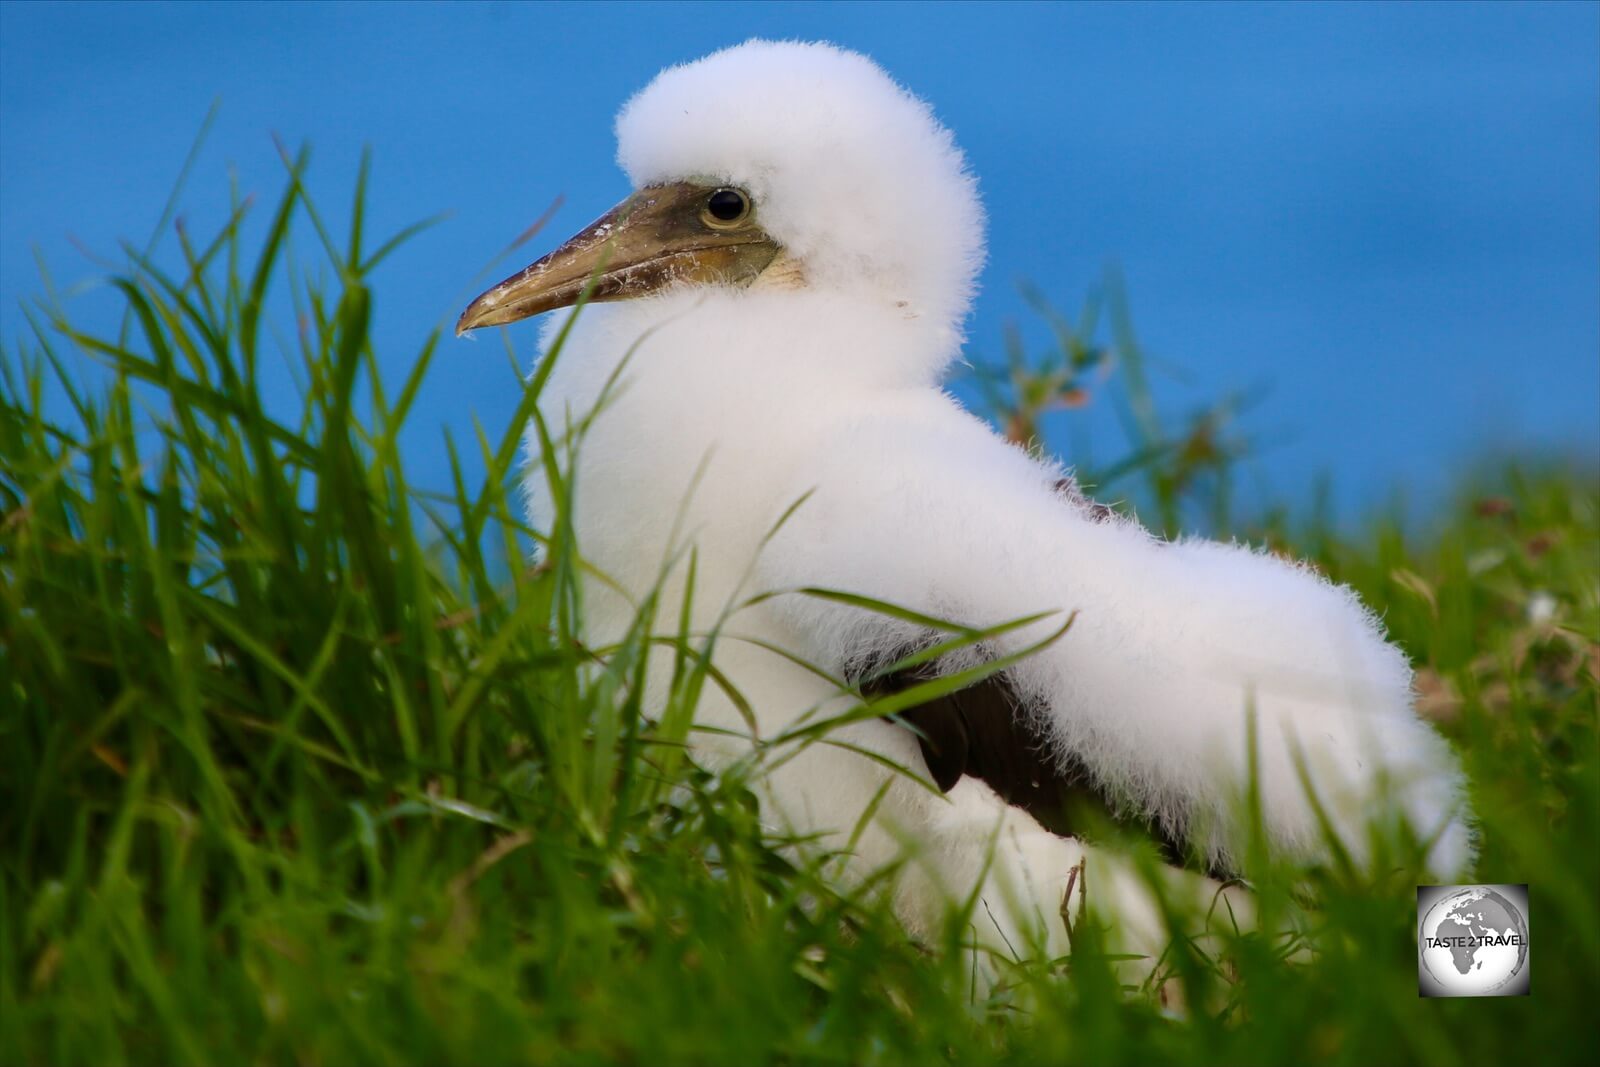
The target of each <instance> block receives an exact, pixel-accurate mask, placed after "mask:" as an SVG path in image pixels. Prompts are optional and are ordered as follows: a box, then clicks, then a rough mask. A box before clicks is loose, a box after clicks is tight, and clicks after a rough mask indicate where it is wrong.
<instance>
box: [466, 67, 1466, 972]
mask: <svg viewBox="0 0 1600 1067" xmlns="http://www.w3.org/2000/svg"><path fill="white" fill-rule="evenodd" d="M616 138H617V160H618V162H619V164H620V166H621V168H622V170H623V171H624V172H625V173H626V175H627V177H628V179H629V180H630V182H631V185H632V189H633V191H632V192H631V193H630V194H629V195H628V196H627V197H626V198H625V199H624V200H623V201H622V202H621V203H620V204H618V205H617V206H616V207H615V208H613V209H612V210H610V211H608V212H606V213H605V214H604V215H602V216H601V217H600V218H599V219H597V220H596V221H595V222H594V223H593V224H591V225H590V226H588V227H586V228H584V229H583V230H582V231H581V232H579V233H578V234H576V235H575V236H573V237H572V238H571V239H570V240H568V241H566V242H565V243H563V244H561V245H560V246H559V247H557V248H555V249H554V250H553V251H551V252H550V253H549V254H548V255H545V256H544V257H542V258H540V259H539V260H537V261H536V262H534V263H533V264H531V265H530V266H528V267H527V268H526V269H524V270H522V271H519V272H518V273H517V274H515V275H513V276H511V277H509V278H507V279H506V280H505V281H503V282H501V283H500V284H498V285H496V286H494V287H492V288H490V289H489V290H487V291H486V292H484V293H483V294H482V295H480V296H479V297H477V298H476V299H475V300H473V301H472V302H471V304H470V305H469V306H468V307H467V308H466V310H465V311H464V312H463V313H462V315H461V317H460V319H459V322H458V324H457V333H458V334H465V333H467V332H468V331H471V330H475V329H481V328H484V327H489V326H497V325H508V324H511V323H515V322H518V321H520V320H523V319H527V318H531V317H534V316H538V315H542V314H545V313H547V312H551V313H553V314H550V315H548V316H547V317H546V318H545V320H544V323H543V326H542V329H541V332H540V334H539V350H540V352H541V356H540V359H541V360H542V361H544V363H545V364H547V365H541V366H540V369H539V371H538V375H539V376H540V377H541V379H542V389H541V392H540V394H539V396H538V397H537V401H536V407H537V409H538V412H539V416H540V422H541V423H542V425H543V426H544V428H545V432H543V433H541V432H539V431H537V430H536V429H535V428H533V427H530V429H529V431H528V434H527V448H528V452H529V456H530V462H529V465H528V474H527V476H526V481H525V489H526V495H527V501H528V510H529V516H530V521H531V522H532V523H533V526H534V528H535V529H542V530H549V529H551V528H552V524H553V523H554V522H556V521H557V511H558V509H562V508H564V509H566V516H565V521H567V522H570V526H571V529H572V531H573V532H574V534H575V537H576V543H577V544H578V546H579V548H580V551H581V553H582V556H583V559H584V561H585V565H586V569H585V578H584V583H585V584H584V616H585V618H584V626H585V628H586V633H585V636H586V639H587V640H588V641H589V642H590V643H591V645H592V646H593V647H608V646H611V645H615V644H617V643H618V642H620V641H622V640H623V638H624V637H625V636H626V635H627V634H628V633H629V630H630V627H632V626H633V625H634V624H635V620H636V617H637V615H638V613H639V611H640V610H641V605H643V604H645V603H646V602H647V601H648V602H652V603H653V604H654V605H655V611H656V614H657V617H658V618H662V619H679V618H682V619H685V620H688V623H689V628H690V630H691V631H692V632H694V633H696V634H700V635H714V640H713V639H712V638H710V637H708V638H706V645H705V648H706V654H707V655H709V656H710V657H711V659H712V660H713V662H714V663H715V664H716V667H717V669H718V671H719V673H720V677H721V678H722V679H723V680H724V683H725V684H724V685H722V686H716V687H712V686H708V687H707V689H706V692H705V693H704V694H703V696H702V698H701V700H700V703H699V705H698V707H697V708H696V710H695V722H696V733H695V734H694V742H693V744H694V750H695V752H696V754H697V757H698V758H699V759H700V760H702V761H704V762H705V763H706V764H707V765H708V766H712V767H720V768H732V767H749V766H751V764H752V754H753V753H762V752H765V751H766V749H764V748H763V747H762V746H763V744H764V743H765V742H766V741H767V740H768V739H772V738H783V737H792V736H796V735H800V734H804V735H805V736H806V738H807V739H808V740H811V741H815V740H816V736H815V735H814V734H811V733H807V732H806V727H807V726H808V725H812V724H817V723H824V722H830V723H832V729H830V730H829V731H827V732H826V735H825V736H826V741H825V743H812V744H806V745H798V746H794V748H795V750H794V751H788V752H785V753H784V755H783V758H781V759H772V760H771V761H770V766H765V765H764V766H762V768H761V773H760V774H759V775H757V776H756V777H755V778H754V779H753V785H752V788H754V789H755V791H756V793H757V796H758V798H759V800H760V804H761V811H762V818H763V820H765V821H767V822H768V823H770V824H771V825H772V826H774V827H778V828H782V829H783V830H785V831H789V832H793V834H794V835H795V836H796V837H797V838H801V839H804V840H806V841H809V842H812V843H813V844H812V846H811V847H815V848H821V849H832V850H834V851H835V852H836V853H837V854H838V855H839V856H841V857H842V859H841V860H840V865H841V866H840V873H839V877H840V878H841V879H842V880H844V881H845V882H846V883H858V884H864V883H865V881H866V879H867V878H868V876H869V875H870V874H871V873H872V872H873V871H877V870H882V869H884V868H886V867H887V866H888V865H891V864H895V863H899V864H901V867H900V869H899V870H900V873H899V876H898V877H897V878H896V879H894V880H893V881H892V888H891V889H890V890H889V892H890V893H891V895H892V898H893V899H892V903H893V906H894V908H895V910H896V911H897V912H898V913H899V915H900V917H901V919H902V920H903V921H904V922H905V924H906V926H907V928H908V929H910V930H911V931H912V932H913V933H931V932H932V931H934V930H936V929H937V928H938V927H937V924H938V922H939V921H940V919H939V916H940V915H941V914H943V912H942V911H941V909H942V908H947V907H948V905H949V902H950V901H952V900H956V901H959V900H962V899H966V898H968V897H970V896H974V895H975V896H976V898H977V899H978V900H979V901H980V903H981V904H982V907H981V908H979V909H977V911H978V913H979V917H978V919H976V920H975V922H976V923H977V925H978V926H981V929H978V930H977V931H976V933H975V934H974V938H975V943H981V944H982V945H985V946H988V947H989V948H991V949H994V950H995V951H998V952H1002V953H1004V952H1011V953H1018V954H1020V953H1021V952H1023V951H1024V950H1023V949H1022V948H1021V946H1024V945H1027V946H1033V948H1034V949H1035V950H1037V951H1039V952H1044V953H1054V954H1064V953H1065V952H1066V951H1068V950H1069V949H1070V940H1071V934H1072V931H1071V921H1070V912H1069V911H1068V910H1067V909H1065V908H1063V899H1064V896H1070V894H1071V893H1072V892H1073V891H1074V890H1076V892H1077V893H1078V895H1079V899H1080V900H1081V899H1082V898H1083V895H1084V892H1085V889H1086V888H1087V894H1088V901H1087V903H1088V906H1089V907H1091V908H1094V909H1097V910H1099V911H1100V912H1101V913H1103V914H1106V915H1110V916H1112V917H1113V918H1114V920H1115V921H1116V922H1118V923H1120V924H1121V926H1122V927H1123V928H1124V929H1125V931H1126V932H1127V937H1128V939H1129V941H1130V942H1133V941H1138V940H1139V939H1140V938H1141V937H1142V938H1143V939H1144V941H1145V942H1150V941H1151V940H1152V939H1154V938H1157V937H1158V936H1159V931H1158V929H1157V928H1158V927H1159V924H1160V915H1159V910H1160V909H1159V905H1158V903H1157V902H1155V901H1153V900H1152V899H1150V895H1149V894H1150V891H1149V889H1148V887H1147V886H1144V885H1143V884H1142V883H1141V881H1140V877H1139V876H1138V875H1137V873H1136V872H1135V871H1134V870H1133V868H1132V867H1131V866H1129V864H1128V863H1127V862H1126V861H1125V860H1122V859H1119V858H1118V857H1117V856H1116V855H1115V854H1113V852H1112V851H1111V850H1110V849H1108V848H1107V847H1106V846H1105V844H1104V843H1103V842H1100V841H1096V840H1092V839H1091V838H1090V836H1088V831H1087V828H1088V827H1089V826H1091V825H1095V823H1094V822H1093V820H1092V819H1091V818H1090V816H1088V815H1087V814H1085V812H1086V811H1087V810H1089V809H1090V808H1093V809H1094V810H1096V811H1098V812H1102V813H1109V814H1110V815H1111V816H1112V817H1114V818H1116V819H1120V820H1123V821H1125V822H1131V823H1136V824H1141V825H1143V826H1144V827H1146V828H1147V829H1148V830H1149V832H1150V834H1151V835H1152V836H1153V837H1154V839H1155V840H1156V841H1157V842H1158V844H1159V845H1160V846H1161V847H1162V848H1163V849H1164V851H1165V852H1166V854H1167V855H1168V856H1169V858H1171V859H1173V861H1174V870H1177V867H1178V865H1179V864H1181V862H1182V861H1183V858H1184V857H1187V858H1188V860H1189V861H1191V862H1190V863H1189V866H1190V868H1192V869H1191V870H1189V871H1186V872H1184V873H1183V874H1182V875H1181V877H1183V878H1187V879H1189V880H1188V881H1186V882H1184V883H1183V884H1184V885H1187V886H1190V887H1192V888H1193V889H1194V892H1195V893H1196V894H1200V893H1205V892H1210V891H1212V890H1214V889H1216V888H1217V887H1218V886H1220V885H1221V884H1222V882H1221V880H1222V879H1224V878H1227V877H1228V876H1229V875H1230V874H1232V873H1236V872H1238V871H1239V870H1240V869H1241V867H1242V865H1243V863H1244V862H1245V858H1246V855H1247V853H1248V851H1249V849H1250V847H1251V841H1252V835H1259V837H1260V839H1261V840H1264V843H1265V846H1266V847H1267V848H1268V849H1269V850H1270V851H1271V852H1272V853H1273V854H1274V855H1276V856H1279V857H1283V858H1285V859H1288V860H1291V861H1296V862H1301V861H1303V862H1308V863H1317V862H1328V861H1329V860H1330V857H1331V855H1332V854H1334V853H1336V852H1342V853H1344V854H1345V855H1347V856H1349V857H1352V858H1353V859H1354V860H1355V861H1357V862H1360V861H1361V860H1363V859H1364V858H1366V857H1367V856H1368V854H1369V840H1370V839H1369V830H1368V827H1369V825H1370V824H1372V823H1373V822H1374V821H1377V822H1387V823H1392V824H1400V823H1403V824H1404V825H1406V826H1408V827H1409V828H1410V829H1411V831H1412V832H1413V833H1414V835H1415V840H1417V841H1420V842H1421V843H1422V852H1423V853H1424V856H1423V863H1424V865H1425V867H1426V869H1427V870H1428V871H1430V872H1432V873H1433V874H1436V875H1438V876H1440V877H1447V876H1451V875H1455V874H1459V873H1461V872H1463V871H1465V870H1467V869H1468V868H1469V867H1470V864H1471V862H1472V859H1473V855H1474V848H1475V844H1474V830H1473V821H1472V816H1471V811H1470V807H1469V805H1468V802H1467V799H1466V788H1465V780H1464V777H1463V774H1462V771H1461V768H1460V763H1459V760H1458V759H1457V757H1456V756H1455V755H1454V753H1453V752H1452V750H1451V749H1450V747H1449V745H1448V744H1447V743H1446V742H1445V741H1444V739H1443V738H1441V737H1440V736H1439V734H1438V733H1437V732H1435V731H1434V730H1433V729H1432V728H1431V726H1430V725H1429V724H1427V723H1426V722H1425V721H1423V719H1422V718H1421V717H1419V715H1418V714H1417V713H1416V711H1415V709H1414V705H1413V690H1412V672H1411V668H1410V666H1409V664H1408V662H1407V660H1406V657H1405V656H1404V654H1403V653H1402V652H1401V651H1400V649H1398V648H1397V647H1396V646H1395V645H1394V644H1392V643H1391V642H1389V641H1388V640H1387V639H1386V637H1385V635H1384V633H1383V630H1382V626H1381V624H1380V621H1379V620H1378V618H1377V617H1376V616H1375V615H1374V614H1373V612H1372V611H1371V610H1370V609H1369V608H1367V607H1366V606H1365V605H1363V604H1362V603H1361V601H1360V600H1359V599H1358V597H1357V596H1356V595H1355V594H1354V593H1353V592H1352V591H1351V590H1350V589H1348V588H1346V587H1344V586H1341V585H1338V584H1335V583H1334V582H1332V581H1330V580H1328V579H1326V578H1324V577H1323V576H1321V575H1320V574H1319V573H1318V572H1317V571H1315V570H1314V569H1313V568H1311V567H1310V566H1308V565H1306V564H1303V563H1298V562H1295V561H1292V560H1287V559H1284V558H1280V557H1278V556H1276V555H1273V554H1270V553H1267V552H1265V551H1262V550H1259V549H1256V548H1252V547H1250V546H1248V545H1244V544H1238V543H1221V542H1215V541H1209V540H1204V539H1201V538H1194V537H1185V538H1178V539H1173V540H1169V539H1164V538H1161V537H1158V536H1156V535H1154V534H1152V533H1151V532H1149V531H1148V530H1147V529H1145V528H1144V527H1143V526H1142V525H1140V524H1139V523H1138V521H1137V520H1136V518H1134V517H1131V516H1127V515H1123V514H1120V513H1116V512H1112V511H1110V510H1109V509H1106V508H1103V507H1099V506H1096V505H1093V504H1092V503H1091V502H1089V501H1088V500H1087V499H1086V498H1085V497H1084V496H1083V494H1082V493H1081V492H1079V491H1078V489H1077V487H1076V485H1075V483H1074V482H1073V481H1072V475H1071V472H1070V471H1069V470H1068V469H1067V468H1066V467H1064V466H1063V465H1061V464H1060V463H1059V462H1056V461H1053V460H1050V459H1047V458H1042V457H1039V456H1038V455H1035V454H1031V453H1030V452H1028V451H1026V450H1024V449H1023V448H1021V447H1018V446H1017V445H1015V444H1013V443H1011V442H1008V441H1007V440H1005V439H1004V438H1003V437H1002V436H1000V435H999V434H998V433H997V432H996V431H995V430H994V429H993V427H991V426H990V425H989V424H988V423H986V422H984V421H983V420H982V419H980V418H979V417H977V416H976V415H974V414H973V413H971V412H969V411H967V410H966V409H964V408H963V407H962V405H961V404H960V402H959V401H958V400H957V399H956V398H955V397H954V396H952V395H951V393H950V392H948V391H947V390H946V388H945V387H944V384H943V382H944V378H945V375H946V374H947V372H948V371H949V369H950V367H951V366H952V364H954V363H955V362H956V361H957V360H959V359H960V357H961V352H962V345H963V343H964V336H963V328H964V323H965V320H966V318H967V316H968V314H969V311H970V309H971V306H972V303H973V299H974V296H975V287H976V279H977V275H978V272H979V270H980V268H981V266H982V264H983V262H984V256H985V252H984V228H985V215H984V210H983V207H982V204H981V201H980V197H979V195H978V187H977V181H976V178H975V177H974V175H973V174H972V172H971V170H970V168H969V166H968V164H967V162H966V159H965V157H964V155H963V154H962V152H961V150H960V149H959V148H958V147H957V145H956V143H955V140H954V138H953V135H952V134H951V132H950V131H949V130H948V129H947V128H946V127H945V126H944V125H942V124H941V123H940V121H939V120H938V119H937V117H936V116H935V114H934V112H933V110H932V108H931V107H930V106H929V105H928V104H927V103H926V102H924V101H923V100H921V99H919V98H918V97H917V96H915V95H913V94H912V93H911V92H910V91H908V90H907V89H905V88H903V87H902V86H901V85H899V84H898V83H897V82H895V81H894V80H893V78H891V77H890V76H889V75H888V74H887V73H886V72H885V71H884V70H883V69H882V68H880V67H879V66H878V65H877V64H876V63H875V62H874V61H873V60H871V59H870V58H868V57H866V56H865V55H862V54H860V53H858V52H855V51H850V50H848V49H844V48H840V47H837V46H835V45H832V44H829V43H825V42H794V41H767V40H750V41H746V42H744V43H743V44H739V45H736V46H733V47H729V48H726V49H724V50H722V51H718V52H715V53H713V54H711V55H708V56H706V57H704V58H701V59H698V60H695V61H693V62H688V63H685V64H682V65H677V66H672V67H669V68H667V69H665V70H663V71H661V72H660V73H659V74H658V75H657V76H656V77H655V78H654V79H653V80H652V81H650V82H649V83H648V85H647V86H646V87H645V88H644V89H642V90H641V91H639V92H638V93H637V94H636V95H634V96H633V97H632V98H631V99H629V100H628V101H627V102H626V104H625V105H624V106H623V107H622V109H621V111H620V112H619V113H618V116H617V119H616ZM552 360H553V362H550V361H552ZM546 452H550V453H552V454H551V455H549V456H546V455H545V453H546ZM544 459H553V460H557V461H559V462H561V463H564V464H568V465H570V470H569V472H568V484H569V486H570V490H571V491H570V495H569V496H567V497H562V496H561V495H560V494H558V493H556V492H555V490H553V489H552V487H551V483H550V480H549V478H548V477H547V475H546V473H545V464H544V462H543V460H544ZM890 606H892V610H891V607H890ZM963 635H964V636H963ZM657 655H659V656H660V657H661V659H660V660H659V662H658V663H657V664H654V665H653V666H652V669H651V671H650V673H649V676H648V677H649V681H648V683H647V689H648V692H647V694H646V698H645V699H646V707H647V709H649V708H654V709H656V711H659V709H660V707H661V706H662V704H663V702H664V701H665V700H666V695H667V694H666V685H667V683H668V680H669V679H670V676H671V664H670V657H671V655H672V653H671V651H670V650H661V651H660V652H658V653H657ZM940 680H944V681H945V682H946V683H947V684H944V685H939V684H937V683H938V682H939V681H940ZM930 683H932V684H930ZM919 692H922V693H926V694H929V695H927V696H926V698H925V699H919V698H918V696H917V694H918V693H919ZM735 694H737V696H736V695H735ZM885 701H888V702H891V703H892V704H894V706H895V707H896V708H897V711H896V713H895V714H888V715H879V714H872V713H871V712H872V710H873V709H874V708H876V707H878V706H880V705H881V704H882V703H883V702H885ZM896 701H897V702H898V703H895V702H896ZM863 709H865V711H863ZM756 762H758V763H759V760H757V761H756ZM1251 788H1254V789H1256V790H1258V795H1259V804H1258V805H1257V809H1258V812H1259V824H1260V825H1259V826H1255V825H1254V822H1255V820H1253V818H1252V817H1251V814H1250V811H1249V809H1248V806H1247V805H1244V804H1242V803H1241V798H1244V797H1246V796H1247V790H1249V789H1251ZM1175 877H1179V876H1175ZM1174 884H1177V883H1174Z"/></svg>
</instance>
